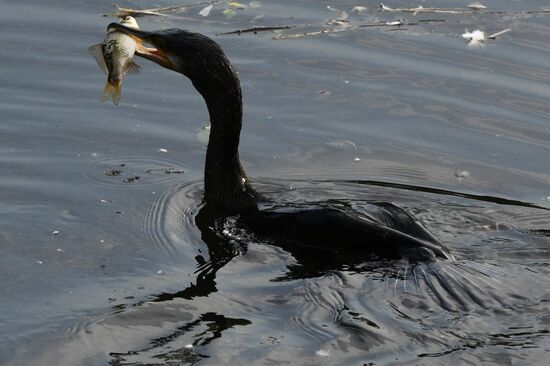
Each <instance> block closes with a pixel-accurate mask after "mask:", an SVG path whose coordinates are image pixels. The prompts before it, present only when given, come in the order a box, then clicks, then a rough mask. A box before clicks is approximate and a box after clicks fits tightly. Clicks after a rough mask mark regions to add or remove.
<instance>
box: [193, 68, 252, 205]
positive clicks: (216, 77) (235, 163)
mask: <svg viewBox="0 0 550 366" xmlns="http://www.w3.org/2000/svg"><path fill="white" fill-rule="evenodd" d="M224 61H225V62H222V63H218V64H217V67H218V69H217V70H210V72H209V75H206V76H204V78H207V79H208V80H207V81H206V80H202V82H201V81H198V82H195V81H193V84H194V85H195V87H196V88H197V90H198V91H199V92H200V93H201V94H202V96H203V97H204V100H205V102H206V105H207V107H208V113H209V114H210V126H211V127H210V139H209V141H208V148H207V151H206V163H205V170H204V186H205V187H204V189H205V192H204V197H205V201H206V203H207V204H209V205H214V206H216V207H218V208H220V209H222V210H224V211H226V212H228V213H231V214H235V213H240V212H244V211H248V210H253V209H255V208H256V199H257V193H256V192H255V191H254V190H253V189H252V188H251V187H250V185H249V182H248V178H247V177H246V174H245V172H244V170H243V168H242V166H241V162H240V160H239V139H240V133H241V126H242V114H243V109H242V98H241V87H240V83H239V79H238V77H237V74H236V73H235V71H234V69H233V67H232V66H231V64H230V63H229V61H228V60H227V59H226V58H225V60H224ZM201 79H202V78H201Z"/></svg>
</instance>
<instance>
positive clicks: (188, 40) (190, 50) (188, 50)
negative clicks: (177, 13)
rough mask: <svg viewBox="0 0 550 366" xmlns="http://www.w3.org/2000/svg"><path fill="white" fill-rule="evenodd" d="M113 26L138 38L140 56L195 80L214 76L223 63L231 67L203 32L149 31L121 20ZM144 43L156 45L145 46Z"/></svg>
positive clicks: (221, 51) (221, 52)
mask: <svg viewBox="0 0 550 366" xmlns="http://www.w3.org/2000/svg"><path fill="white" fill-rule="evenodd" d="M111 27H112V28H115V29H117V30H118V31H120V32H123V33H125V34H127V35H129V36H131V37H132V38H134V39H136V41H137V42H138V47H137V49H136V55H137V56H140V57H144V58H146V59H148V60H151V61H153V62H155V63H157V64H159V65H160V66H162V67H165V68H167V69H170V70H173V71H176V72H178V73H181V74H183V75H185V76H187V77H188V78H190V79H191V80H193V81H199V80H201V79H204V78H207V77H208V78H211V77H212V76H213V75H211V74H212V73H213V72H214V70H220V66H229V68H231V66H230V63H229V61H228V60H227V58H226V56H225V54H224V52H223V50H222V49H221V47H220V46H219V45H218V44H217V43H216V42H214V41H213V40H212V39H210V38H208V37H207V36H204V35H202V34H200V33H193V32H189V31H186V30H182V29H166V30H160V31H155V32H145V31H142V30H139V29H135V28H129V27H125V26H123V25H121V24H117V23H112V24H110V25H109V28H111ZM142 43H145V44H149V45H151V46H153V47H152V48H150V47H144V46H143V45H142ZM231 70H232V68H231Z"/></svg>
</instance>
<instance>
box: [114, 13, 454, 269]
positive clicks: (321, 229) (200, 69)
mask: <svg viewBox="0 0 550 366" xmlns="http://www.w3.org/2000/svg"><path fill="white" fill-rule="evenodd" d="M109 27H112V28H116V29H118V30H119V31H121V32H124V33H126V34H128V35H130V36H133V37H135V38H136V39H138V40H139V41H140V42H144V43H146V44H150V45H152V46H153V47H154V48H146V47H143V46H140V47H138V50H137V51H136V54H137V55H138V56H141V57H144V58H147V59H149V60H151V61H154V62H156V63H157V64H159V65H160V66H162V67H165V68H167V69H170V70H173V71H176V72H178V73H180V74H183V75H185V76H186V77H188V78H189V79H190V80H191V81H192V83H193V85H194V87H195V88H196V89H197V91H198V92H199V93H200V94H201V95H202V97H203V98H204V100H205V102H206V106H207V108H208V112H209V114H210V123H211V130H210V139H209V142H208V148H207V152H206V163H205V170H204V201H205V205H206V206H205V207H208V210H209V212H210V213H212V212H215V214H214V215H215V216H216V217H218V218H223V217H229V216H235V217H237V223H238V225H243V226H244V227H246V228H247V229H249V230H250V231H251V232H252V233H254V235H257V236H258V237H262V238H267V239H269V240H270V241H272V242H274V243H275V244H280V245H281V246H282V247H283V248H289V247H293V248H295V249H296V248H299V249H298V251H299V252H300V253H302V254H303V253H307V252H308V251H309V250H311V252H312V253H316V255H317V253H319V252H322V253H326V255H327V256H329V257H330V256H331V255H335V254H339V253H343V252H345V253H348V256H349V257H354V258H368V257H369V256H372V257H375V258H383V259H394V258H406V259H409V260H410V261H414V262H416V261H431V260H434V259H435V258H441V259H452V258H453V257H452V255H451V254H450V251H449V249H448V248H447V247H446V246H445V245H443V244H442V243H441V242H440V241H439V240H438V239H437V238H436V237H435V236H434V235H433V234H432V233H431V232H430V231H429V230H428V229H426V228H425V227H424V226H423V225H422V224H421V223H420V222H419V221H418V220H417V219H416V218H415V217H414V216H412V215H411V214H410V213H408V212H407V211H405V210H404V209H402V208H400V207H398V206H396V205H394V204H391V203H386V202H371V203H370V204H369V205H368V208H367V209H366V210H365V211H363V212H358V211H355V210H352V209H350V208H346V207H345V205H338V204H332V203H328V202H326V203H321V204H318V205H315V206H312V205H300V204H296V205H295V206H294V207H288V205H285V206H284V207H279V208H273V207H271V208H266V209H262V208H261V204H262V202H264V201H265V199H264V198H263V197H262V195H261V194H259V193H258V192H256V191H255V190H254V189H253V188H252V186H251V185H250V181H249V179H248V177H247V176H246V174H245V172H244V170H243V168H242V165H241V162H240V160H239V152H238V147H239V138H240V132H241V126H242V114H243V109H242V99H241V87H240V82H239V78H238V76H237V73H236V72H235V69H234V68H233V66H232V64H231V63H230V62H229V60H228V59H227V57H226V55H225V54H224V52H223V50H222V48H221V47H220V45H219V44H217V43H216V42H214V41H213V40H212V39H210V38H208V37H206V36H204V35H202V34H199V33H193V32H189V31H186V30H181V29H167V30H161V31H155V32H145V31H141V30H137V29H133V28H127V27H124V26H122V25H120V24H116V23H112V24H110V25H109Z"/></svg>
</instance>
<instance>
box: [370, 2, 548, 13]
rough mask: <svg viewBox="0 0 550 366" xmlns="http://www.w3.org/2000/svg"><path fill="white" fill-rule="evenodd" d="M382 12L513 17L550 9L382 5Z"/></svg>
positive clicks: (546, 11)
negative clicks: (502, 15) (398, 6)
mask: <svg viewBox="0 0 550 366" xmlns="http://www.w3.org/2000/svg"><path fill="white" fill-rule="evenodd" d="M470 5H472V4H470ZM378 11H380V12H388V13H413V15H416V14H418V13H439V14H465V15H473V14H476V15H478V14H506V15H513V14H539V15H542V14H550V9H541V10H517V11H506V10H486V9H484V8H481V7H471V6H470V7H469V9H459V8H455V9H446V8H424V7H422V6H417V7H416V8H390V7H389V6H386V5H384V4H380V8H379V9H378Z"/></svg>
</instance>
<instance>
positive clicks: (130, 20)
mask: <svg viewBox="0 0 550 366" xmlns="http://www.w3.org/2000/svg"><path fill="white" fill-rule="evenodd" d="M120 24H122V25H124V26H126V27H130V28H135V29H138V28H139V26H138V24H137V21H136V19H135V18H134V17H132V16H129V15H126V16H124V17H123V18H122V19H121V20H120Z"/></svg>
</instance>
